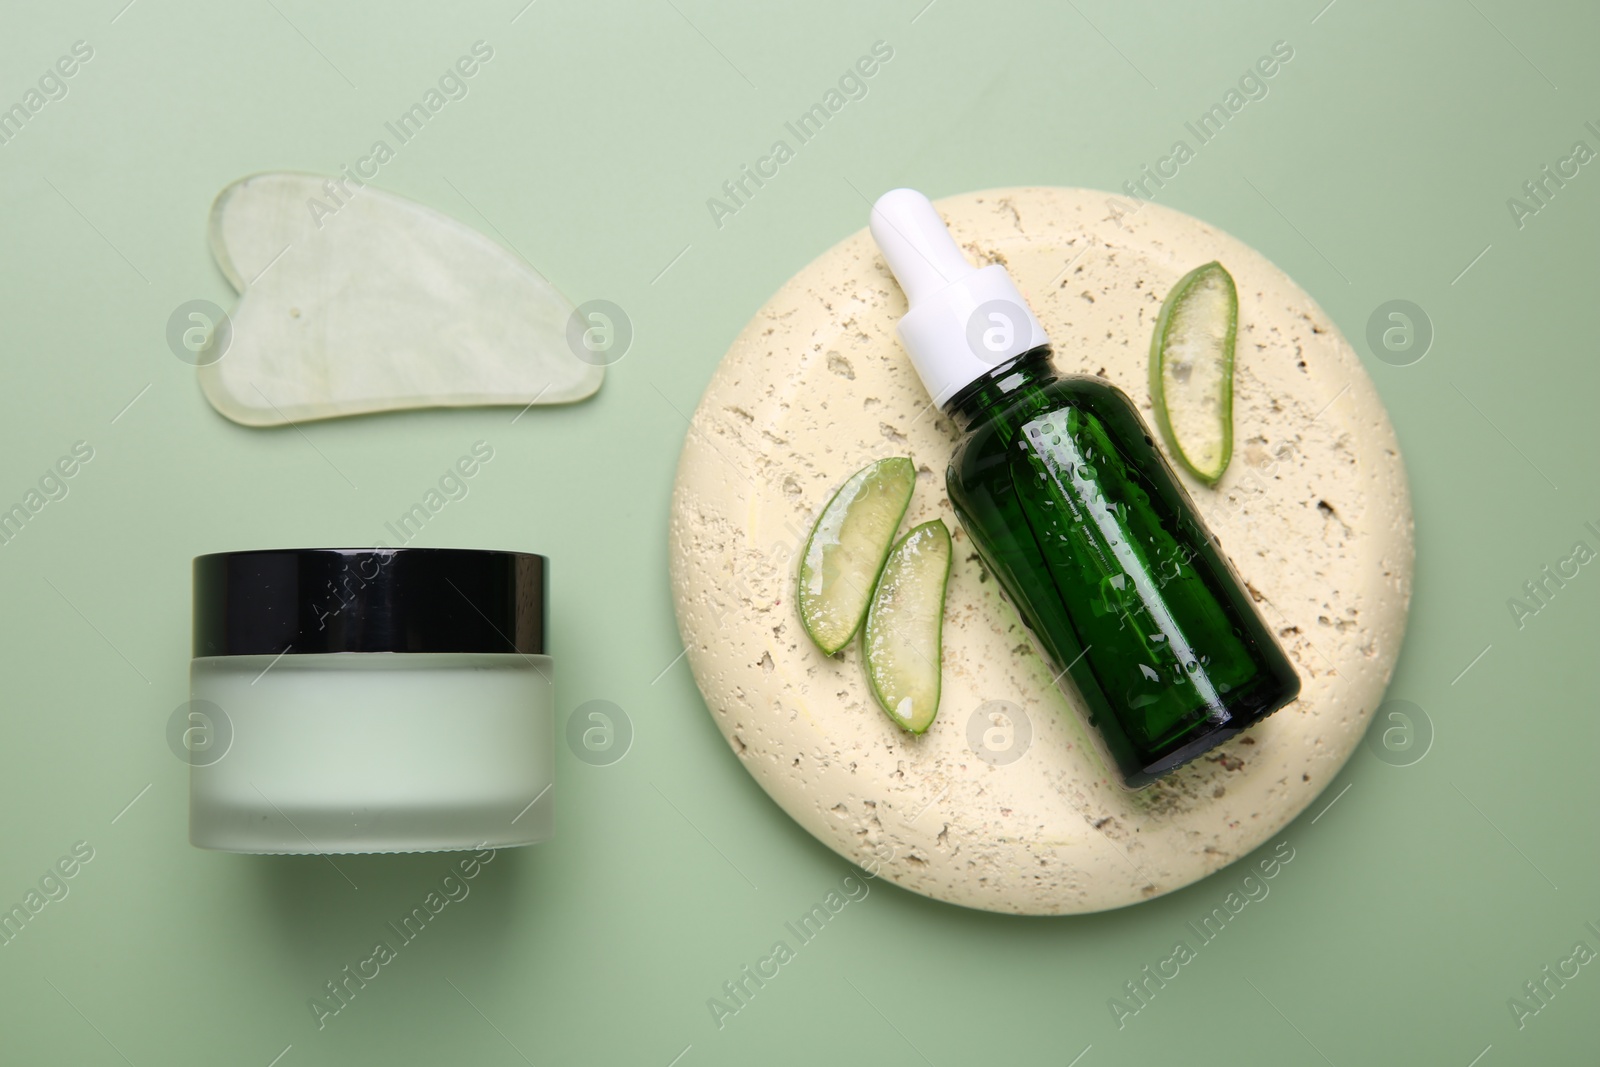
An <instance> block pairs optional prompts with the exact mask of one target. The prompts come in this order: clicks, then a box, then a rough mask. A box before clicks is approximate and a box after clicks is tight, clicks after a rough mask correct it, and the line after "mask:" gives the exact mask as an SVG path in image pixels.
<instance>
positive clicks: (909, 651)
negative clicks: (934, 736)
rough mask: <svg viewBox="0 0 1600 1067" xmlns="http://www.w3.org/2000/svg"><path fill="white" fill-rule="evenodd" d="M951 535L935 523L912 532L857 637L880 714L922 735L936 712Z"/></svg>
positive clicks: (887, 569)
mask: <svg viewBox="0 0 1600 1067" xmlns="http://www.w3.org/2000/svg"><path fill="white" fill-rule="evenodd" d="M949 578H950V531H949V530H947V529H945V525H944V523H943V522H941V521H940V520H938V519H934V520H933V521H932V522H925V523H923V524H922V525H921V526H917V527H914V528H913V529H912V530H911V532H910V533H908V534H906V535H905V537H903V538H901V539H900V543H899V544H897V545H895V546H894V550H893V551H891V552H890V553H889V561H888V562H887V563H886V564H884V567H883V576H882V577H881V578H879V579H878V588H877V590H876V591H875V592H874V593H873V595H872V606H871V607H870V608H868V609H867V625H866V629H865V630H864V631H863V633H862V636H861V641H862V644H863V646H864V648H865V651H866V656H865V658H866V661H867V678H868V679H869V680H870V681H871V682H872V694H873V695H874V696H876V697H877V698H878V703H879V704H881V705H882V706H883V710H884V711H886V712H887V713H888V715H889V718H891V719H893V720H894V724H895V725H896V726H898V727H900V728H901V729H903V730H907V731H909V732H911V733H914V734H920V733H922V732H923V731H924V730H926V729H927V728H928V727H929V725H931V724H932V722H933V717H934V715H936V714H938V711H939V660H940V641H941V637H942V633H943V629H944V591H945V584H946V582H947V581H948V580H949Z"/></svg>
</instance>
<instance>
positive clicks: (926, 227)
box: [871, 189, 1300, 789]
mask: <svg viewBox="0 0 1600 1067" xmlns="http://www.w3.org/2000/svg"><path fill="white" fill-rule="evenodd" d="M871 225H872V235H873V238H874V239H875V240H876V241H877V242H878V247H879V248H880V249H882V251H883V255H884V259H885V260H886V261H887V262H888V264H889V268H890V269H891V270H892V271H894V275H895V278H896V279H897V280H898V281H899V282H900V286H901V288H902V289H904V290H905V293H906V299H907V301H908V303H909V304H910V310H908V311H907V312H906V315H905V317H904V318H903V319H901V320H900V328H899V332H900V340H901V342H902V343H903V344H904V345H905V348H906V350H907V352H908V353H909V354H910V355H911V360H912V363H913V364H914V365H915V366H916V369H917V373H918V374H919V375H920V376H921V378H922V381H923V384H924V385H925V386H926V387H927V389H928V392H929V393H930V394H932V396H933V398H934V401H935V402H936V403H938V404H939V405H940V406H941V407H942V408H943V409H944V411H945V413H946V414H947V415H949V416H950V418H951V419H953V420H954V421H955V423H956V425H957V427H958V428H959V429H960V430H961V431H962V438H961V440H960V442H959V443H958V444H957V446H956V450H955V454H954V455H953V456H952V457H951V460H950V466H949V469H948V470H947V472H946V475H945V483H946V486H947V487H948V489H949V493H950V502H951V504H952V505H953V506H954V507H955V511H956V515H957V517H958V518H960V520H961V525H962V527H963V528H964V529H965V530H966V532H967V534H968V536H969V537H971V539H972V543H973V547H974V548H975V549H976V550H977V552H978V555H979V558H980V559H981V560H982V561H983V564H984V566H985V567H987V568H988V570H989V571H990V572H991V573H992V574H993V575H994V576H995V578H996V579H997V580H998V582H999V584H1000V588H1001V589H1002V590H1004V592H1005V594H1006V596H1007V598H1008V599H1009V600H1010V601H1011V603H1012V605H1013V606H1014V607H1015V608H1016V610H1017V613H1018V615H1020V616H1021V618H1022V621H1023V623H1024V625H1026V626H1027V628H1028V629H1029V630H1030V631H1031V632H1032V634H1033V637H1034V640H1035V643H1036V644H1037V645H1038V646H1039V648H1040V650H1041V651H1042V652H1043V654H1044V656H1045V658H1046V660H1047V661H1048V662H1049V663H1050V664H1051V665H1052V673H1055V674H1057V675H1058V676H1059V678H1060V681H1061V684H1062V687H1063V689H1065V690H1067V691H1069V692H1073V693H1075V694H1076V696H1077V698H1078V701H1077V703H1078V704H1079V706H1080V707H1082V708H1083V709H1084V710H1085V712H1086V715H1087V718H1088V723H1089V726H1090V731H1089V732H1090V734H1091V736H1093V737H1094V738H1095V739H1096V741H1097V743H1098V747H1099V748H1100V751H1101V753H1102V755H1103V756H1105V758H1106V760H1107V763H1108V764H1110V765H1112V766H1114V767H1115V768H1116V769H1117V772H1118V774H1119V776H1120V777H1121V779H1122V782H1123V784H1124V785H1126V786H1127V787H1128V788H1130V789H1136V788H1139V787H1141V786H1144V785H1148V784H1149V783H1150V782H1153V781H1155V780H1156V779H1157V778H1159V777H1161V776H1162V775H1164V774H1166V773H1168V772H1169V771H1172V770H1174V769H1175V768H1177V767H1180V766H1182V765H1183V764H1185V763H1187V762H1189V761H1190V760H1192V759H1194V758H1195V757H1197V756H1199V755H1201V754H1202V753H1204V752H1206V751H1208V750H1210V749H1212V748H1214V747H1216V746H1217V745H1219V744H1221V743H1222V742H1224V741H1226V740H1228V739H1229V738H1230V737H1233V736H1234V735H1235V734H1237V733H1239V731H1241V730H1244V729H1246V728H1247V727H1249V726H1252V725H1254V724H1255V723H1257V722H1260V721H1261V720H1262V719H1264V718H1266V717H1267V716H1268V715H1271V714H1272V713H1273V712H1274V711H1276V710H1278V709H1279V708H1281V707H1283V706H1284V705H1285V704H1287V703H1289V702H1290V701H1291V700H1294V699H1295V697H1296V696H1298V695H1299V693H1300V680H1299V678H1298V676H1297V675H1296V674H1295V672H1294V668H1293V667H1292V666H1290V664H1289V660H1288V658H1287V657H1286V656H1285V655H1284V654H1283V650H1282V649H1280V648H1279V647H1278V644H1277V642H1276V641H1275V640H1274V639H1273V636H1272V633H1271V631H1269V630H1268V629H1267V627H1266V625H1265V624H1264V623H1263V622H1262V621H1261V619H1260V617H1259V616H1258V615H1257V614H1256V612H1255V609H1254V607H1253V606H1252V605H1251V603H1250V597H1249V594H1248V593H1247V592H1246V591H1245V590H1244V588H1243V585H1242V583H1241V582H1240V580H1239V578H1238V576H1237V575H1236V574H1235V573H1234V572H1233V570H1232V568H1231V567H1230V566H1229V565H1228V562H1227V560H1226V558H1225V557H1224V556H1223V554H1222V550H1221V547H1220V544H1219V542H1218V541H1217V538H1216V537H1215V536H1214V535H1213V534H1211V532H1210V531H1208V530H1207V529H1206V528H1205V525H1204V524H1203V523H1202V522H1201V520H1200V516H1199V514H1198V513H1197V512H1196V511H1195V507H1194V504H1193V502H1192V501H1191V500H1190V499H1189V496H1188V494H1187V493H1186V492H1185V491H1184V489H1183V486H1182V485H1181V484H1179V482H1178V480H1177V478H1176V476H1175V475H1174V474H1173V473H1172V469H1171V467H1169V466H1168V465H1167V462H1166V460H1165V458H1164V457H1163V456H1162V455H1161V452H1160V451H1159V449H1157V447H1156V445H1155V443H1154V441H1153V439H1152V436H1151V432H1150V429H1149V428H1148V427H1147V426H1146V425H1145V424H1144V421H1143V420H1142V419H1141V418H1140V417H1139V413H1138V411H1137V410H1136V409H1135V408H1134V405H1133V402H1132V401H1130V400H1129V399H1128V397H1127V396H1126V394H1124V393H1122V392H1121V391H1119V390H1118V389H1116V388H1114V387H1112V386H1111V385H1109V384H1107V383H1106V382H1104V381H1101V380H1099V379H1097V378H1091V377H1086V376H1081V375H1058V374H1057V373H1056V371H1055V368H1054V367H1053V366H1052V365H1051V362H1050V341H1049V338H1048V337H1046V336H1045V333H1044V328H1043V327H1042V326H1040V324H1039V320H1038V319H1037V318H1035V317H1034V314H1033V312H1032V311H1030V310H1029V309H1028V306H1027V304H1026V303H1025V302H1024V301H1023V299H1022V295H1021V294H1020V293H1019V292H1018V291H1017V288H1016V286H1015V284H1013V282H1012V281H1011V278H1010V277H1009V276H1008V275H1007V274H1006V272H1005V268H1004V267H1001V266H998V265H994V266H988V267H984V268H982V269H978V268H974V267H973V266H972V265H971V264H969V263H968V262H967V261H966V257H965V256H963V255H962V253H961V249H960V248H959V247H957V245H956V243H955V241H954V240H952V239H951V237H950V233H949V231H948V230H947V229H946V228H945V226H944V222H943V220H942V219H940V218H939V214H938V212H937V211H935V210H934V208H933V205H932V204H931V203H929V201H928V198H927V197H925V196H923V195H922V194H921V193H918V192H915V191H914V190H911V189H896V190H894V191H892V192H889V193H886V194H884V196H882V197H881V198H880V199H879V200H878V202H877V204H875V205H874V206H873V209H872V224H871Z"/></svg>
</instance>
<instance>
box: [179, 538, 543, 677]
mask: <svg viewBox="0 0 1600 1067" xmlns="http://www.w3.org/2000/svg"><path fill="white" fill-rule="evenodd" d="M548 566H549V563H548V561H547V560H546V559H545V558H544V557H543V556H538V555H534V554H533V553H531V552H490V551H480V550H477V549H459V548H393V549H389V548H290V549H277V550H265V551H254V552H218V553H215V554H213V555H208V556H196V557H195V561H194V654H195V656H197V657H198V656H255V655H269V656H276V655H278V654H280V653H283V652H287V653H289V654H290V655H308V654H316V653H329V652H491V653H494V652H503V653H513V654H515V653H521V654H523V655H532V656H537V655H543V654H544V651H545V629H546V617H545V616H546V605H545V581H546V572H547V570H548Z"/></svg>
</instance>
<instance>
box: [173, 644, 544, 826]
mask: <svg viewBox="0 0 1600 1067" xmlns="http://www.w3.org/2000/svg"><path fill="white" fill-rule="evenodd" d="M274 660H276V662H274ZM551 676H552V671H551V662H550V658H549V657H548V656H543V655H527V654H515V653H465V652H447V653H405V652H384V653H368V652H337V653H328V654H319V655H293V654H290V655H284V656H281V657H274V656H270V655H235V656H205V657H199V658H196V659H194V660H192V661H191V667H190V690H191V699H192V701H193V702H194V705H193V706H194V707H197V708H204V707H208V705H214V709H213V710H211V712H210V714H211V715H212V716H214V717H217V718H218V719H219V721H218V722H217V723H215V724H213V727H212V728H213V729H214V730H215V731H216V733H217V736H218V738H219V741H220V740H223V739H224V738H225V744H226V748H225V749H223V750H222V751H221V754H220V756H217V755H216V753H212V755H211V756H210V757H208V760H209V762H206V763H205V764H204V765H202V764H201V762H199V761H193V762H191V765H190V771H189V775H190V777H189V840H190V842H191V843H193V844H194V845H197V846H199V847H201V848H210V849H220V850H224V851H229V852H256V853H341V852H430V851H442V850H449V849H469V848H471V849H476V848H504V847H507V846H512V845H527V844H533V843H535V842H538V841H542V840H544V839H545V838H547V837H549V836H550V835H551V833H552V832H553V828H554V826H553V800H554V791H553V789H552V788H551V787H552V785H553V783H554V773H555V751H554V750H555V710H554V693H553V687H552V684H551ZM202 702H205V703H202Z"/></svg>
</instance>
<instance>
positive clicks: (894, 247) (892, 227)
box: [871, 189, 1050, 407]
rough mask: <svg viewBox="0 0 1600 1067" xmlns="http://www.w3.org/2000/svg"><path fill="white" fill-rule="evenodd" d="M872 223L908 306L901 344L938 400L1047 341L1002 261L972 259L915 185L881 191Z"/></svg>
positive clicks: (941, 401)
mask: <svg viewBox="0 0 1600 1067" xmlns="http://www.w3.org/2000/svg"><path fill="white" fill-rule="evenodd" d="M871 228H872V238H873V240H875V241H877V242H878V248H879V249H881V250H882V252H883V258H884V260H885V261H886V262H887V263H888V264H889V269H890V270H892V271H893V272H894V276H895V280H896V281H898V282H899V283H900V288H901V289H903V290H905V294H906V302H907V303H908V304H910V305H911V306H910V309H909V310H907V311H906V313H905V317H904V318H902V319H901V320H900V329H899V333H900V343H901V344H903V345H904V346H905V349H906V352H907V353H909V354H910V356H911V364H912V366H914V367H916V368H917V375H918V376H919V377H920V378H921V379H922V384H923V385H924V386H925V387H926V388H927V390H928V393H929V394H930V395H931V396H932V397H933V399H934V402H935V403H936V404H938V405H939V406H940V407H943V406H944V405H945V403H946V402H947V401H949V400H950V398H951V397H953V396H955V395H956V394H957V393H958V392H960V391H961V390H962V389H964V388H966V387H967V386H968V385H970V384H971V383H972V382H974V381H977V380H978V379H979V378H981V377H983V376H984V375H986V374H989V373H991V372H992V371H993V370H994V369H995V368H996V367H998V366H999V365H1000V364H1002V363H1004V362H1006V361H1007V360H1008V359H1011V358H1012V357H1014V356H1019V355H1021V354H1022V353H1024V352H1026V351H1028V350H1029V349H1031V348H1038V347H1039V346H1040V345H1047V344H1049V343H1050V339H1049V338H1048V337H1046V336H1045V332H1044V327H1043V326H1041V325H1039V320H1038V319H1037V318H1035V317H1034V314H1033V312H1032V311H1031V310H1029V308H1028V304H1027V302H1026V301H1025V300H1023V299H1022V294H1021V293H1020V292H1018V291H1017V286H1016V283H1014V282H1013V281H1012V280H1011V276H1010V275H1009V274H1007V273H1006V270H1005V268H1004V267H1002V266H1000V265H999V264H993V265H991V266H987V267H984V268H982V269H979V268H977V267H974V266H973V265H972V264H970V263H968V262H967V257H966V256H964V255H962V253H961V249H960V247H959V246H958V245H957V244H956V242H955V239H954V238H952V237H951V236H950V231H949V230H948V229H946V228H945V224H944V220H943V219H941V218H940V217H939V213H938V212H937V211H935V210H934V208H933V204H932V203H931V202H930V201H929V200H928V198H927V197H925V196H923V195H922V194H921V193H919V192H917V191H916V190H915V189H893V190H890V191H889V192H887V193H884V194H883V195H882V196H880V197H879V198H878V202H877V203H876V204H874V205H872V223H871Z"/></svg>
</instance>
